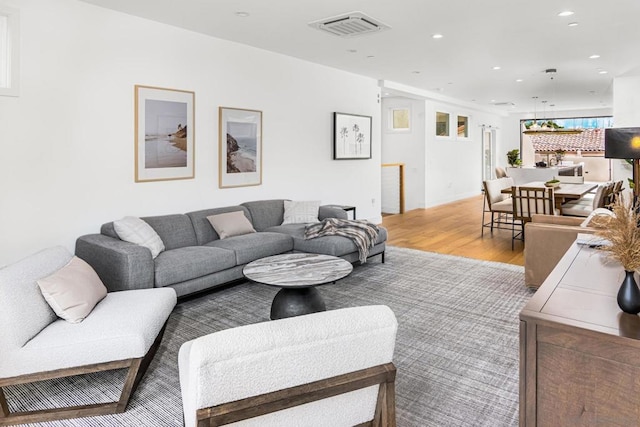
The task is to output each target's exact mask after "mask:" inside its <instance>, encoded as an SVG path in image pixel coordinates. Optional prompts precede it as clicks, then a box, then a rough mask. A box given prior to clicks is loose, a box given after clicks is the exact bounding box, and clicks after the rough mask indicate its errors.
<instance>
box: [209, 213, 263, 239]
mask: <svg viewBox="0 0 640 427" xmlns="http://www.w3.org/2000/svg"><path fill="white" fill-rule="evenodd" d="M207 219H208V220H209V222H210V223H211V225H212V226H213V229H214V230H216V233H218V236H220V239H226V238H227V237H233V236H240V235H242V234H249V233H255V232H256V230H255V229H254V228H253V225H251V223H250V222H249V220H248V219H247V217H246V216H245V215H244V213H243V212H242V211H235V212H227V213H223V214H218V215H211V216H208V217H207Z"/></svg>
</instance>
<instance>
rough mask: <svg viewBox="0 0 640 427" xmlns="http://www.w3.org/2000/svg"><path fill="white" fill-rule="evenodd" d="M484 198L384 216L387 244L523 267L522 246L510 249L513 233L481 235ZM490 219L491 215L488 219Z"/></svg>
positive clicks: (517, 245) (500, 231)
mask: <svg viewBox="0 0 640 427" xmlns="http://www.w3.org/2000/svg"><path fill="white" fill-rule="evenodd" d="M482 198H483V196H476V197H472V198H469V199H465V200H460V201H457V202H453V203H449V204H446V205H441V206H436V207H433V208H428V209H415V210H412V211H409V212H405V213H403V214H398V215H385V216H383V218H382V224H383V225H384V226H385V227H386V228H387V230H388V231H389V238H388V240H387V244H389V245H393V246H400V247H404V248H411V249H419V250H423V251H429V252H437V253H441V254H450V255H458V256H463V257H467V258H475V259H481V260H486V261H498V262H506V263H509V264H516V265H524V256H523V248H524V246H523V243H522V242H521V241H519V240H516V242H515V247H514V250H511V230H494V232H493V235H492V234H491V230H490V229H488V228H485V231H484V237H481V236H480V224H481V218H482ZM487 218H489V216H487Z"/></svg>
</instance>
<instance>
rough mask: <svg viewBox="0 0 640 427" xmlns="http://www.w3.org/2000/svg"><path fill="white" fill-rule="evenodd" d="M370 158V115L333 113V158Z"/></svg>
mask: <svg viewBox="0 0 640 427" xmlns="http://www.w3.org/2000/svg"><path fill="white" fill-rule="evenodd" d="M370 158H371V116H360V115H357V114H346V113H333V159H334V160H347V159H370Z"/></svg>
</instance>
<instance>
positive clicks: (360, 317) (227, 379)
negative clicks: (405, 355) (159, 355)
mask: <svg viewBox="0 0 640 427" xmlns="http://www.w3.org/2000/svg"><path fill="white" fill-rule="evenodd" d="M396 330H397V322H396V318H395V316H394V314H393V312H392V311H391V310H390V309H389V308H388V307H386V306H367V307H355V308H346V309H341V310H333V311H325V312H320V313H314V314H309V315H305V316H298V317H290V318H286V319H280V320H274V321H271V322H264V323H258V324H253V325H247V326H242V327H238V328H232V329H227V330H224V331H220V332H216V333H213V334H210V335H206V336H203V337H200V338H197V339H195V340H192V341H189V342H186V343H184V344H183V345H182V347H181V348H180V353H179V356H178V365H179V370H180V387H181V390H182V402H183V407H184V418H185V425H186V426H187V427H194V426H205V425H207V426H209V425H224V424H229V423H235V422H238V424H234V425H238V426H261V427H265V426H273V427H276V426H277V427H284V426H296V427H301V426H314V427H317V426H327V427H329V426H330V427H338V426H354V425H359V424H362V423H366V422H370V421H372V420H373V421H374V424H373V425H385V426H395V388H394V387H395V386H394V381H395V367H394V365H393V363H392V358H393V350H394V346H395V338H396Z"/></svg>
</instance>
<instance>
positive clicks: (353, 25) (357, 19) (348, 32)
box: [309, 12, 390, 37]
mask: <svg viewBox="0 0 640 427" xmlns="http://www.w3.org/2000/svg"><path fill="white" fill-rule="evenodd" d="M309 25H310V26H312V27H313V28H317V29H319V30H322V31H325V32H327V33H331V34H333V35H334V36H339V37H354V36H359V35H362V34H371V33H375V32H378V31H382V30H386V29H388V28H390V27H389V26H388V25H385V24H383V23H382V22H380V21H377V20H375V19H373V18H371V17H370V16H367V15H365V14H364V13H362V12H349V13H346V14H344V15H340V16H334V17H332V18H325V19H321V20H319V21H314V22H310V23H309Z"/></svg>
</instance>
